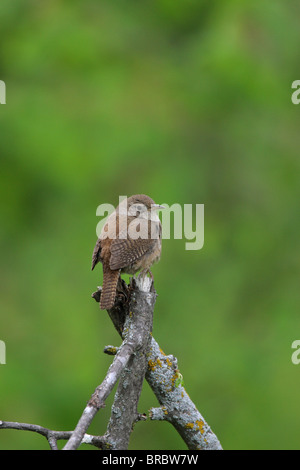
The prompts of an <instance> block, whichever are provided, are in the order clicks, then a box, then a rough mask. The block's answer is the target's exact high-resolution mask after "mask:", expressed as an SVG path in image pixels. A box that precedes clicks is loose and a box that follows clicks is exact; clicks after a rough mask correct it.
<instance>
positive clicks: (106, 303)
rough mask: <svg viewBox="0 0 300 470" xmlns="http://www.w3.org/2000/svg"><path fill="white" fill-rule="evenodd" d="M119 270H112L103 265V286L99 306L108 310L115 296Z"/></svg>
mask: <svg viewBox="0 0 300 470" xmlns="http://www.w3.org/2000/svg"><path fill="white" fill-rule="evenodd" d="M119 273H120V270H119V269H118V270H115V271H112V270H111V269H109V268H108V269H107V268H106V269H105V268H104V266H103V286H102V292H101V298H100V308H101V309H102V310H109V309H110V308H112V307H113V305H114V303H115V298H116V291H117V284H118V279H119Z"/></svg>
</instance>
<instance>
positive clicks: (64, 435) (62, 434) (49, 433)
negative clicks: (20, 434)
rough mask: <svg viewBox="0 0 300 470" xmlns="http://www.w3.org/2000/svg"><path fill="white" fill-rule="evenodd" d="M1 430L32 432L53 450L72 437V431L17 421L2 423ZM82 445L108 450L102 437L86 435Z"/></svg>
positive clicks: (0, 424)
mask: <svg viewBox="0 0 300 470" xmlns="http://www.w3.org/2000/svg"><path fill="white" fill-rule="evenodd" d="M0 429H16V430H19V431H31V432H36V433H38V434H41V435H42V436H44V437H46V439H47V441H48V442H49V445H50V448H51V449H52V450H57V449H58V447H57V441H59V440H67V439H69V438H70V437H71V435H72V431H54V430H52V429H48V428H45V427H43V426H39V425H38V424H28V423H18V422H15V421H0ZM82 444H90V445H93V446H95V447H98V448H99V449H108V448H109V447H108V445H109V444H108V443H107V441H106V440H105V438H104V437H102V436H93V435H91V434H84V436H83V439H82Z"/></svg>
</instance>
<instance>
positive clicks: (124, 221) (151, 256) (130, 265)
mask: <svg viewBox="0 0 300 470" xmlns="http://www.w3.org/2000/svg"><path fill="white" fill-rule="evenodd" d="M157 209H163V206H160V205H159V204H155V202H154V201H153V200H152V199H151V198H150V197H148V196H146V195H144V194H137V195H135V196H131V197H129V198H126V199H124V200H123V201H122V202H121V203H120V204H119V205H118V207H117V208H116V210H115V211H114V212H113V213H112V214H111V215H110V216H109V217H108V219H107V221H106V224H105V225H104V227H103V229H102V231H101V233H100V236H99V238H98V240H97V243H96V245H95V248H94V252H93V259H92V270H93V269H94V267H95V266H96V264H97V263H98V262H99V261H101V263H102V266H103V286H102V293H101V299H100V308H101V309H103V310H104V309H107V310H108V309H110V308H112V307H113V305H114V303H115V297H116V290H117V284H118V279H119V276H120V273H127V274H135V273H137V272H138V271H141V274H142V275H146V274H147V273H149V274H150V276H151V278H152V279H153V276H152V273H151V271H150V267H151V266H152V264H153V263H155V262H157V261H159V259H160V254H161V239H162V227H161V222H160V220H159V217H158V215H157V212H156V211H157Z"/></svg>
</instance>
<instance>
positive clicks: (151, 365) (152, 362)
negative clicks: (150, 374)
mask: <svg viewBox="0 0 300 470" xmlns="http://www.w3.org/2000/svg"><path fill="white" fill-rule="evenodd" d="M148 366H149V369H151V370H152V371H154V369H155V367H156V363H155V362H154V361H152V359H150V361H148Z"/></svg>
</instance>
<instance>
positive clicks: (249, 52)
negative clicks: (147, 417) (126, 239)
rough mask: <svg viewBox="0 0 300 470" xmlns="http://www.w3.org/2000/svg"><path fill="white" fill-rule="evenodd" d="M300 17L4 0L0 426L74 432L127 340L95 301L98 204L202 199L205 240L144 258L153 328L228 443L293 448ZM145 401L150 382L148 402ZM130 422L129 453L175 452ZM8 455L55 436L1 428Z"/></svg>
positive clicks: (252, 8) (97, 426)
mask: <svg viewBox="0 0 300 470" xmlns="http://www.w3.org/2000/svg"><path fill="white" fill-rule="evenodd" d="M299 13H300V6H299V3H298V2H296V1H292V0H288V1H279V0H273V1H272V2H269V1H268V2H267V1H266V0H260V1H250V0H245V1H244V2H238V1H230V2H225V1H214V0H185V1H182V0H181V1H180V0H159V1H158V0H156V1H149V0H145V1H144V2H137V1H136V0H127V1H126V2H124V1H121V0H114V1H113V2H112V1H109V0H102V1H101V2H98V1H96V0H85V1H79V0H72V1H70V0H69V1H68V0H64V1H58V0H51V1H48V0H44V1H42V2H39V1H37V0H26V1H25V0H14V1H11V0H1V3H0V17H1V24H0V37H1V48H0V79H1V80H4V81H5V82H6V86H7V104H6V105H5V106H1V107H0V135H1V139H0V154H1V173H0V192H1V202H0V204H1V218H2V223H1V235H0V236H1V261H2V262H1V284H0V289H1V299H0V302H1V304H0V306H1V316H0V339H1V340H4V341H5V343H6V348H7V364H6V365H1V366H0V379H1V398H0V419H3V420H12V421H13V420H15V421H24V422H32V423H37V424H41V425H44V426H47V427H50V428H54V429H66V430H67V429H72V428H74V425H75V424H76V422H77V420H78V418H79V416H80V414H81V412H82V409H83V407H84V405H85V403H86V401H87V399H88V398H89V397H90V395H91V393H92V392H93V391H94V388H95V387H96V385H98V383H100V381H101V380H102V379H103V377H104V375H105V372H106V370H107V368H108V366H109V364H110V361H111V358H110V357H106V356H104V355H103V354H102V348H103V347H104V345H106V344H116V345H118V344H119V338H118V336H117V334H116V332H115V331H114V329H113V327H112V325H111V322H110V321H109V319H108V318H107V315H106V314H105V313H104V312H99V309H98V306H97V304H95V303H94V302H93V301H92V299H91V298H90V294H91V293H92V292H93V290H95V288H96V286H97V285H99V284H101V281H102V273H101V269H100V268H99V269H97V270H96V271H95V272H92V273H91V272H90V262H91V253H92V250H93V247H94V243H95V241H96V233H95V229H96V224H97V222H98V220H99V219H98V218H97V217H96V208H97V206H98V205H99V204H101V203H103V202H107V203H111V204H114V205H116V204H117V203H118V197H119V195H131V194H135V193H145V194H148V195H150V196H151V197H152V198H153V199H154V200H155V201H156V202H158V203H167V204H169V205H171V204H173V203H175V202H176V203H179V204H188V203H192V204H196V203H203V204H205V244H204V248H203V249H202V250H200V251H187V250H185V245H184V244H185V240H173V239H171V240H164V243H163V253H162V259H161V261H160V263H159V264H158V265H156V266H155V267H154V268H153V274H154V276H155V286H156V289H157V291H158V294H159V296H158V299H157V303H156V309H155V319H154V336H155V338H156V339H157V340H158V341H159V343H160V345H161V347H162V348H163V349H164V351H165V352H166V353H167V354H174V355H175V356H177V358H178V361H179V367H180V371H181V373H182V374H183V377H184V383H185V386H186V389H187V391H188V393H189V394H190V396H191V398H192V399H193V400H194V402H195V403H196V405H197V406H198V408H199V410H200V411H201V412H202V413H203V415H204V417H205V418H206V419H207V421H208V422H209V424H210V425H211V427H212V429H213V430H214V431H215V432H216V434H217V436H218V437H219V439H220V441H221V443H222V445H223V446H224V447H225V448H227V449H267V448H268V449H276V448H277V449H278V448H282V449H287V448H288V449H294V448H299V437H298V423H299V420H300V407H299V395H298V393H299V387H300V375H299V371H300V369H298V368H297V366H296V365H293V364H292V362H291V354H292V350H291V344H292V341H293V340H295V339H299V334H300V331H299V328H300V319H299V306H300V293H299V248H300V246H299V229H300V227H299V196H300V185H299V169H300V168H299V167H300V161H299V148H298V147H299V113H300V107H297V106H294V105H292V103H291V83H292V81H293V80H296V79H299V78H300V77H299V74H300V71H299V51H298V49H297V46H298V44H299V41H300V29H299V21H298V19H299ZM298 367H300V366H298ZM111 403H112V397H110V399H109V400H108V402H107V407H106V409H105V410H103V411H101V412H100V413H99V414H98V415H97V418H96V419H95V422H94V423H93V424H92V426H91V429H90V432H92V433H96V434H99V433H102V432H103V431H104V429H105V428H106V420H107V419H108V417H109V413H110V406H109V405H110V404H111ZM155 405H156V399H155V397H154V395H153V394H152V392H151V390H150V389H149V387H148V385H147V384H145V387H144V389H143V393H142V397H141V403H140V411H141V412H145V411H147V410H148V409H149V408H150V407H151V406H155ZM137 427H138V428H139V432H137V430H136V431H135V432H134V433H133V435H132V439H131V443H130V447H131V448H136V449H184V448H185V446H184V444H183V442H182V441H181V439H180V437H179V436H178V435H177V433H176V432H175V431H174V430H173V429H172V427H171V426H170V425H168V424H166V423H154V422H150V421H147V422H146V423H140V424H137ZM0 447H1V448H2V449H10V448H13V449H23V448H35V449H37V448H42V449H43V448H48V445H47V442H46V441H45V439H44V438H42V437H40V436H34V435H32V434H30V433H25V432H22V433H20V432H18V431H0Z"/></svg>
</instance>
